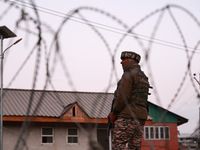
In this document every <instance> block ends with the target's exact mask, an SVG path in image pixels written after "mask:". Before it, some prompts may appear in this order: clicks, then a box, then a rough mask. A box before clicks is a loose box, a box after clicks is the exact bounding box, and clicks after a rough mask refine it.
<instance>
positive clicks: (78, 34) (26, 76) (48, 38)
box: [0, 0, 200, 133]
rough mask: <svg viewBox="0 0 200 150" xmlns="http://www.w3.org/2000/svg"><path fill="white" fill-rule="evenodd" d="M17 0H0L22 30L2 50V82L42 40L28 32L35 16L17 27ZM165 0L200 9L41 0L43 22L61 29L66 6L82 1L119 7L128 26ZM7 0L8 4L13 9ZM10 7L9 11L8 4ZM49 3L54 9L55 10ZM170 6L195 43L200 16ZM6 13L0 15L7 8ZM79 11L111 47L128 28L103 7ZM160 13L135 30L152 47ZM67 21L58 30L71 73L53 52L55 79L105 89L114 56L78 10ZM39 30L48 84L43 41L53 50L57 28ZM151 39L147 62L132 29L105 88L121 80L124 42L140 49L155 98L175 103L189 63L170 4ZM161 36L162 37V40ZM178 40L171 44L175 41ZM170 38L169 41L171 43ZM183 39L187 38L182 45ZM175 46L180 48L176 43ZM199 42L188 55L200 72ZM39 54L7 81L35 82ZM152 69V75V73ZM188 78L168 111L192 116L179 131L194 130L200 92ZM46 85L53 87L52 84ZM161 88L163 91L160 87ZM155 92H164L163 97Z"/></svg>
mask: <svg viewBox="0 0 200 150" xmlns="http://www.w3.org/2000/svg"><path fill="white" fill-rule="evenodd" d="M10 3H12V1H8V2H4V1H3V0H0V15H1V16H0V26H3V25H5V26H7V27H8V28H9V29H10V30H12V31H13V32H15V33H16V34H17V37H16V38H13V39H12V40H13V42H14V41H15V40H17V39H19V38H23V40H22V41H21V42H20V43H18V44H17V45H15V46H14V47H12V48H11V49H9V51H7V52H6V54H5V59H4V87H7V86H8V84H9V82H10V81H11V79H12V78H13V76H14V75H15V74H16V72H17V70H18V69H19V68H20V66H21V65H22V63H23V62H24V61H25V59H26V58H27V56H28V54H29V53H30V52H31V50H32V48H33V46H34V44H35V43H36V42H37V36H35V35H33V34H32V33H30V34H28V33H26V32H25V31H24V30H22V28H28V29H29V30H31V31H32V32H34V33H36V34H37V32H38V31H37V30H36V27H35V24H33V22H32V21H30V20H29V21H26V22H21V23H20V24H19V27H20V29H18V30H15V23H16V21H17V20H18V19H19V18H20V17H21V11H20V10H21V9H19V8H21V5H20V4H21V3H20V2H18V4H17V5H18V6H19V8H16V7H12V8H9V4H10ZM25 4H26V6H27V7H25V11H26V12H27V13H28V14H29V16H31V17H33V18H35V14H34V12H33V9H31V8H30V7H29V6H30V5H28V4H29V1H25ZM167 4H176V5H178V6H181V7H183V8H185V9H187V10H188V11H190V12H191V13H192V14H193V15H194V16H195V17H196V18H197V19H199V17H200V9H199V6H200V1H199V0H171V1H169V0H162V1H161V0H153V1H148V0H140V1H136V0H125V1H124V0H123V1H122V0H121V1H119V0H110V1H106V0H95V1H92V0H84V1H80V0H79V1H78V0H73V1H64V0H62V1H61V0H59V1H49V0H40V1H38V0H37V1H36V5H37V6H39V7H38V9H39V10H40V11H39V15H40V19H41V21H42V23H43V24H46V25H48V26H50V27H51V28H52V29H53V30H54V31H57V30H58V27H59V26H60V24H61V22H62V21H63V19H64V14H69V13H70V12H71V11H72V10H74V9H77V8H79V7H90V8H98V9H101V10H103V11H105V12H108V13H110V14H112V15H114V16H115V17H116V18H118V19H120V20H122V21H123V22H124V23H125V24H126V25H127V26H128V27H131V26H133V25H135V24H136V23H137V22H138V21H139V20H141V19H142V18H144V17H145V16H146V15H149V14H150V13H151V12H153V11H155V10H157V9H160V8H162V7H164V6H166V5H167ZM8 8H9V9H8ZM6 10H7V11H6ZM50 10H51V11H50ZM170 10H171V12H172V14H173V15H174V17H175V18H176V20H177V22H178V24H179V25H180V28H181V31H182V33H183V35H184V38H185V41H186V44H187V46H188V47H192V48H194V47H195V46H196V44H197V42H198V40H200V34H199V33H200V25H199V24H197V23H196V22H195V21H194V20H193V19H191V16H190V15H188V13H186V12H185V11H183V9H180V8H179V7H170ZM5 11H6V12H5ZM3 12H4V13H5V14H4V15H2V13H3ZM79 13H80V14H81V15H82V16H84V17H85V18H86V19H87V20H89V21H90V23H92V24H93V25H95V27H96V26H97V27H96V29H97V30H98V31H99V33H100V34H101V35H102V36H103V37H104V39H105V40H106V41H107V43H108V45H109V47H110V50H111V52H112V54H113V53H114V50H115V48H116V45H117V43H118V41H119V39H120V38H121V37H122V36H123V34H122V33H124V31H125V28H123V27H122V26H121V24H119V23H117V22H116V21H114V19H111V18H110V17H108V15H105V14H103V13H99V12H97V11H95V10H94V9H93V10H91V9H80V10H79ZM160 14H161V13H156V14H155V15H153V16H151V17H149V18H148V19H146V20H145V21H144V22H141V23H140V24H139V25H138V26H136V27H135V28H134V33H137V34H138V36H139V37H140V38H142V40H140V42H142V45H143V46H144V47H145V48H147V47H148V44H149V37H151V34H152V31H153V29H154V27H155V24H156V23H157V20H158V16H159V15H160ZM71 19H72V20H69V21H68V22H66V23H65V24H64V26H63V27H62V30H61V33H60V34H59V42H60V51H61V53H62V57H63V59H64V63H65V65H66V67H67V71H68V73H69V75H70V82H72V84H73V86H71V84H70V83H69V76H67V77H66V75H65V72H64V71H63V66H62V65H61V63H60V60H58V61H57V63H56V62H54V61H53V57H51V59H50V64H49V65H50V68H51V67H52V65H53V64H56V69H55V72H54V74H53V75H52V76H53V77H52V82H53V84H54V87H55V89H56V90H70V91H71V90H76V91H89V92H105V91H106V88H107V87H108V85H109V79H110V73H111V70H112V61H111V57H110V55H109V51H108V49H107V47H106V46H105V44H104V43H103V42H102V40H101V39H100V38H99V36H98V35H97V34H96V33H95V32H94V31H93V30H92V29H91V28H90V27H89V26H88V25H87V24H86V23H85V22H84V21H83V20H81V19H80V16H79V15H77V14H75V15H74V16H73V17H72V18H71ZM42 29H43V30H42V31H43V32H42V38H43V40H45V42H46V45H44V44H42V51H41V64H40V68H39V72H38V73H39V76H38V78H37V82H36V89H43V87H44V83H45V77H46V74H45V70H46V68H45V55H44V54H45V46H46V51H47V52H49V51H50V47H51V43H52V40H53V35H52V34H51V32H50V30H49V29H47V28H46V26H42ZM154 38H155V39H157V40H155V42H156V43H155V42H154V43H153V45H152V47H151V49H150V51H149V53H148V54H149V62H146V61H145V58H144V48H143V47H141V45H140V44H138V42H137V40H136V39H134V38H133V36H127V37H126V38H125V40H124V41H123V42H122V44H121V45H120V47H119V48H118V49H117V53H116V56H115V67H116V72H117V78H116V77H115V76H112V86H111V87H110V88H109V90H108V92H114V90H115V88H116V82H117V80H118V79H119V78H120V76H121V74H122V68H121V65H120V59H119V57H120V54H121V52H122V51H123V50H133V51H136V52H138V53H140V54H141V56H142V62H141V66H142V69H143V70H144V71H145V72H146V74H147V75H149V76H150V78H149V80H150V82H151V84H152V86H153V87H154V90H152V91H151V93H152V95H151V96H150V97H149V101H151V102H153V103H155V104H158V105H160V106H162V107H164V108H168V105H169V104H171V102H172V100H173V98H174V96H175V94H176V93H177V90H178V89H179V87H180V84H181V82H182V80H183V77H184V74H185V72H186V71H187V63H188V59H187V53H186V51H185V50H184V46H183V41H182V39H181V38H180V34H179V32H178V30H177V28H176V26H175V24H174V21H173V20H172V17H171V16H170V14H169V12H168V11H165V12H164V14H163V18H162V20H161V23H160V24H159V26H158V30H157V32H156V35H155V37H154ZM158 43H161V44H158ZM171 43H174V44H171ZM10 44H11V41H10V40H8V39H5V40H4V49H5V48H6V47H8V46H9V45H10ZM167 45H168V46H167ZM178 45H182V47H181V46H178ZM174 47H176V48H174ZM199 49H200V48H199V47H198V50H197V51H196V53H195V54H194V56H193V57H192V60H191V72H192V73H196V74H197V79H199V76H198V74H199V73H200V68H199V63H200V59H199V56H200V50H199ZM189 50H190V51H189V55H191V54H192V49H189ZM51 56H55V47H54V48H53V49H52V54H51ZM35 61H36V50H35V51H34V53H33V54H32V55H31V57H30V58H29V59H28V61H27V63H26V64H25V66H24V67H23V68H22V70H21V71H20V73H19V75H18V76H17V77H16V79H15V80H14V81H13V82H12V84H11V85H10V86H9V88H20V89H21V88H22V89H31V88H32V86H33V77H34V67H35ZM150 74H152V76H151V75H150ZM184 81H185V82H184V83H183V85H182V86H181V87H182V88H181V90H180V93H179V94H178V96H177V98H176V99H175V102H174V103H173V104H172V106H170V108H169V109H170V111H172V112H174V113H176V114H178V115H180V116H183V117H185V118H187V119H189V122H188V123H187V124H184V125H182V126H180V127H179V130H180V132H181V133H187V132H189V133H192V132H193V131H194V129H195V128H196V126H197V123H198V120H199V99H198V98H197V92H196V91H195V90H194V85H193V84H192V82H191V79H190V76H189V75H188V74H187V76H186V79H185V80H184ZM194 83H195V87H196V88H197V89H198V90H199V87H198V84H197V83H196V82H195V81H194ZM48 89H52V88H51V87H49V88H48ZM155 93H158V94H155ZM156 96H159V98H158V97H157V98H156Z"/></svg>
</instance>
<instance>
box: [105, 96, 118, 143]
mask: <svg viewBox="0 0 200 150" xmlns="http://www.w3.org/2000/svg"><path fill="white" fill-rule="evenodd" d="M115 98H116V97H114V98H113V100H112V105H111V110H110V112H112V111H113V105H114V102H115ZM107 125H108V127H107V138H106V140H105V141H106V142H107V143H109V137H110V129H111V127H112V123H111V121H110V118H108V124H107Z"/></svg>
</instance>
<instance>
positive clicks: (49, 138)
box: [42, 128, 53, 143]
mask: <svg viewBox="0 0 200 150" xmlns="http://www.w3.org/2000/svg"><path fill="white" fill-rule="evenodd" d="M42 143H53V128H42Z"/></svg>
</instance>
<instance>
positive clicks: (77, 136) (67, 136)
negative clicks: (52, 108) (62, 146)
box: [66, 128, 79, 145]
mask: <svg viewBox="0 0 200 150" xmlns="http://www.w3.org/2000/svg"><path fill="white" fill-rule="evenodd" d="M71 129H72V130H74V129H76V131H77V134H76V135H69V130H71ZM66 133H67V134H66V143H67V144H69V145H77V144H79V129H78V128H67V131H66ZM69 137H76V138H77V143H69V139H68V138H69Z"/></svg>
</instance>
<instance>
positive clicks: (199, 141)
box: [194, 73, 200, 149]
mask: <svg viewBox="0 0 200 150" xmlns="http://www.w3.org/2000/svg"><path fill="white" fill-rule="evenodd" d="M194 79H195V81H196V82H197V83H198V84H199V90H200V73H199V81H198V80H197V78H196V73H194ZM198 131H199V133H198V134H199V136H198V138H197V140H198V141H197V143H198V149H200V108H199V126H198Z"/></svg>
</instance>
